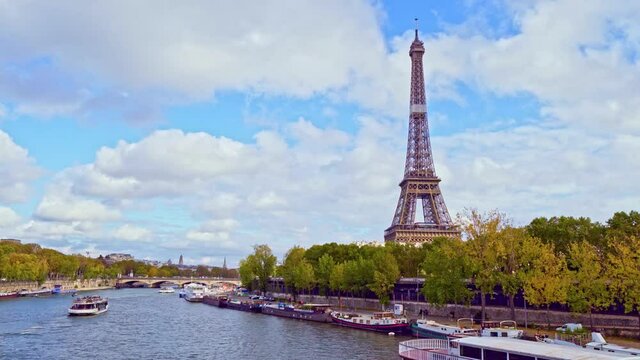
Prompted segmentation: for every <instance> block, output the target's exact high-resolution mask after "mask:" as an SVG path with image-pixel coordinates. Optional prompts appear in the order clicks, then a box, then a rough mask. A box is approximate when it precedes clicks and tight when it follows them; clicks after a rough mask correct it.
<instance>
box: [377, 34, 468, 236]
mask: <svg viewBox="0 0 640 360" xmlns="http://www.w3.org/2000/svg"><path fill="white" fill-rule="evenodd" d="M424 52H425V50H424V43H423V42H422V41H420V39H419V38H418V30H417V29H416V35H415V39H414V40H413V43H412V44H411V48H410V49H409V56H410V57H411V97H410V106H409V109H410V115H409V134H408V140H407V157H406V160H405V167H404V179H403V180H402V182H401V183H400V188H401V191H400V198H399V199H398V205H397V207H396V212H395V214H394V217H393V221H392V223H391V226H390V227H389V228H388V229H387V230H386V231H385V240H387V241H397V242H408V243H422V242H429V241H431V240H432V239H433V238H434V237H436V236H460V232H459V231H458V230H457V228H456V227H455V226H454V224H453V222H452V221H451V217H450V216H449V211H448V210H447V206H446V205H445V203H444V197H443V196H442V193H441V192H440V186H439V185H438V184H439V182H440V179H439V178H438V177H437V176H436V171H435V167H434V165H433V156H432V153H431V141H430V139H429V121H428V117H427V101H426V95H425V86H424V70H423V68H422V57H423V55H424ZM418 200H420V201H421V202H422V213H423V216H424V222H416V220H415V215H416V207H417V206H416V203H417V201H418Z"/></svg>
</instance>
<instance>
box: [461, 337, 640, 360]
mask: <svg viewBox="0 0 640 360" xmlns="http://www.w3.org/2000/svg"><path fill="white" fill-rule="evenodd" d="M449 354H450V355H457V356H458V357H457V359H475V360H614V359H625V360H631V359H633V360H640V357H638V356H628V355H622V354H610V353H603V352H599V351H595V350H590V349H584V348H581V347H572V346H565V345H557V344H548V343H543V342H535V341H527V340H520V339H512V338H495V337H488V338H487V337H467V338H461V339H455V340H451V341H450V342H449Z"/></svg>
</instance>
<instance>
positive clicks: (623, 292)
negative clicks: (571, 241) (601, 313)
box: [607, 236, 640, 327]
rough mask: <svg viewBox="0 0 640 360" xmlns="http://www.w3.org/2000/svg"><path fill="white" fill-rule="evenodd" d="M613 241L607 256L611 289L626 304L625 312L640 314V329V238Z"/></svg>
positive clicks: (632, 237) (639, 318) (639, 324)
mask: <svg viewBox="0 0 640 360" xmlns="http://www.w3.org/2000/svg"><path fill="white" fill-rule="evenodd" d="M612 240H613V241H610V243H611V244H612V251H611V252H610V253H609V254H608V256H607V260H608V261H607V264H608V266H607V268H608V270H609V273H610V274H611V285H610V288H611V290H612V291H613V293H614V294H615V296H616V298H617V299H618V301H620V302H621V303H623V304H624V310H625V312H627V313H629V312H632V311H634V310H635V311H637V312H638V326H639V327H640V238H638V237H635V236H629V237H626V238H625V239H615V238H613V239H612Z"/></svg>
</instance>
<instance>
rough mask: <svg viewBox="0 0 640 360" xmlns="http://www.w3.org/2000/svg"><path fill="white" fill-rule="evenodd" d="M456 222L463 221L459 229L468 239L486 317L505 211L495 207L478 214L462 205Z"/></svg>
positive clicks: (495, 277)
mask: <svg viewBox="0 0 640 360" xmlns="http://www.w3.org/2000/svg"><path fill="white" fill-rule="evenodd" d="M458 222H459V223H460V224H462V233H463V235H464V236H465V238H466V239H467V250H468V254H469V260H470V264H471V267H470V268H471V274H472V279H473V283H474V285H475V286H476V288H477V289H478V290H479V291H480V304H481V306H482V320H485V308H486V295H487V294H493V291H494V289H495V287H496V285H498V283H499V281H500V278H499V271H498V270H499V268H500V264H499V259H500V258H501V257H502V256H503V254H504V251H505V250H504V247H503V244H502V243H500V242H499V241H498V238H499V232H500V231H501V230H502V229H504V228H505V226H506V225H507V222H506V220H505V216H504V214H502V213H500V212H498V211H497V210H493V211H490V212H488V213H484V214H481V213H480V212H478V210H477V209H465V210H464V211H463V213H462V214H458Z"/></svg>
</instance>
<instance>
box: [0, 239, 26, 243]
mask: <svg viewBox="0 0 640 360" xmlns="http://www.w3.org/2000/svg"><path fill="white" fill-rule="evenodd" d="M0 242H3V243H12V244H22V241H20V240H17V239H0Z"/></svg>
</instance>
